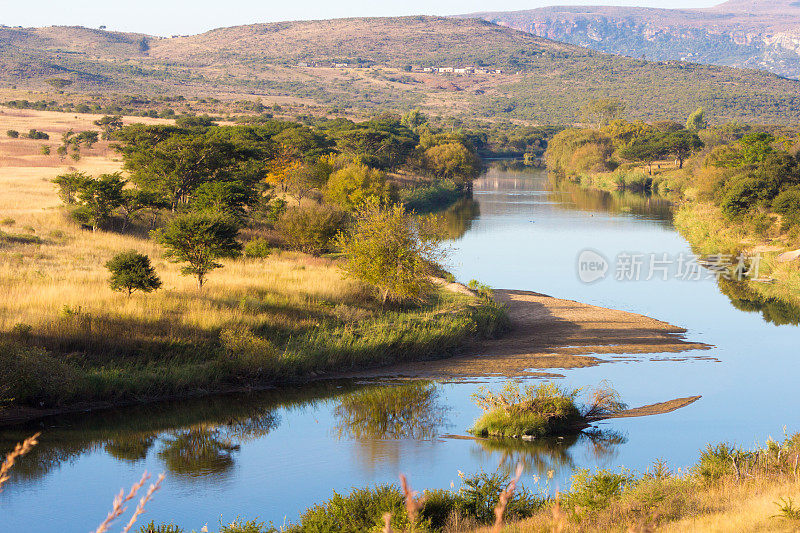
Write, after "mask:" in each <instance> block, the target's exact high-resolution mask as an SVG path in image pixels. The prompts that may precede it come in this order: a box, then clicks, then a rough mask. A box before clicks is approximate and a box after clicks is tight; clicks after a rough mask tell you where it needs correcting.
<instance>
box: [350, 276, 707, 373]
mask: <svg viewBox="0 0 800 533" xmlns="http://www.w3.org/2000/svg"><path fill="white" fill-rule="evenodd" d="M495 299H496V300H497V301H499V302H502V303H504V304H505V305H506V306H507V308H508V315H509V318H510V320H511V323H512V327H513V329H512V331H510V332H509V333H508V334H507V335H505V336H503V338H501V339H497V340H489V341H484V342H482V343H480V344H479V345H477V346H475V347H474V348H473V349H471V350H470V352H469V353H467V354H464V355H461V356H456V357H450V358H447V359H439V360H434V361H420V362H413V363H407V364H399V365H393V366H390V367H384V368H380V369H374V370H368V371H363V372H356V373H354V374H350V375H351V376H353V377H373V378H374V377H403V378H428V379H451V378H467V377H473V378H474V377H482V376H483V377H485V376H492V375H495V376H506V377H521V376H528V377H555V376H559V374H556V373H553V372H552V370H558V369H569V368H581V367H588V366H596V365H599V364H602V363H605V362H609V360H607V359H601V358H600V357H599V356H602V355H611V354H618V355H620V354H640V355H643V354H656V353H659V354H660V353H665V352H669V353H679V352H687V351H691V350H708V349H710V348H712V346H710V345H708V344H703V343H696V342H690V341H688V340H686V338H685V333H686V330H685V329H683V328H680V327H677V326H673V325H671V324H667V323H666V322H662V321H660V320H655V319H653V318H649V317H646V316H643V315H637V314H635V313H628V312H625V311H617V310H613V309H606V308H604V307H597V306H594V305H588V304H583V303H580V302H574V301H571V300H562V299H559V298H553V297H551V296H547V295H544V294H539V293H535V292H527V291H514V290H496V291H495ZM703 358H706V356H703Z"/></svg>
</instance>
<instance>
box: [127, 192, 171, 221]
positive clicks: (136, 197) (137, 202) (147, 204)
mask: <svg viewBox="0 0 800 533" xmlns="http://www.w3.org/2000/svg"><path fill="white" fill-rule="evenodd" d="M119 207H120V211H121V212H122V231H125V229H126V228H127V227H128V224H130V221H131V220H133V218H134V217H136V216H137V215H138V214H139V212H141V211H143V210H144V209H153V210H156V209H160V208H167V207H169V204H168V203H167V202H165V201H164V200H163V199H162V198H161V197H160V196H159V195H158V194H157V193H154V192H151V191H142V190H139V189H123V190H122V197H121V199H120V205H119ZM153 224H155V221H154V222H153Z"/></svg>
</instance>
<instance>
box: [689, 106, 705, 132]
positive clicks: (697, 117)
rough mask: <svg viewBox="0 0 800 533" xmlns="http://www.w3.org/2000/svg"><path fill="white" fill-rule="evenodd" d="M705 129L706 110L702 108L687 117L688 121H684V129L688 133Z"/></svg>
mask: <svg viewBox="0 0 800 533" xmlns="http://www.w3.org/2000/svg"><path fill="white" fill-rule="evenodd" d="M707 127H708V122H706V110H705V109H703V108H702V107H698V108H697V110H696V111H695V112H694V113H692V114H691V115H689V119H688V120H687V121H686V129H687V130H690V131H700V130H704V129H706V128H707Z"/></svg>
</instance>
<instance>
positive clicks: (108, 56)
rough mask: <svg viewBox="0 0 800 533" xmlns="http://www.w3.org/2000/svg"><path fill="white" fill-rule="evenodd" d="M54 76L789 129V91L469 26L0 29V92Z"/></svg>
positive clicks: (367, 23) (526, 113)
mask: <svg viewBox="0 0 800 533" xmlns="http://www.w3.org/2000/svg"><path fill="white" fill-rule="evenodd" d="M436 69H439V70H442V72H439V71H436ZM459 70H460V71H461V72H459ZM52 77H59V78H65V79H69V80H71V81H73V85H72V86H70V87H68V88H67V89H66V90H67V92H68V93H69V92H82V93H89V92H101V93H104V94H108V93H114V92H123V93H134V94H144V95H181V94H182V95H186V96H191V95H208V96H215V97H219V98H226V99H231V100H234V99H242V98H251V99H252V97H254V96H255V97H256V98H257V99H260V100H262V101H263V102H265V103H273V102H294V103H296V104H298V105H300V104H303V105H310V106H324V108H326V109H330V108H336V109H352V110H358V111H360V112H372V111H374V110H376V109H386V108H388V109H396V110H407V109H409V108H413V107H420V108H422V109H424V110H426V111H428V112H430V113H434V114H443V115H450V116H453V115H455V116H462V117H485V118H492V119H497V118H502V119H521V120H526V121H532V122H542V123H557V122H562V123H563V122H573V121H575V120H577V118H578V117H577V110H578V109H579V108H580V107H581V105H583V104H584V103H585V102H587V101H588V100H590V99H593V98H598V97H615V98H620V99H622V100H624V101H625V102H626V103H627V105H628V115H629V118H642V119H656V118H672V119H681V120H682V119H683V118H684V117H685V116H686V115H688V114H689V113H691V112H692V111H694V109H696V108H697V107H698V106H705V107H706V108H707V110H708V112H709V116H710V118H711V119H712V120H718V121H722V120H740V121H748V122H773V123H797V122H800V83H798V82H796V81H793V80H787V79H784V78H781V77H779V76H776V75H772V74H768V73H764V72H758V71H752V70H737V69H732V68H726V67H718V66H702V65H697V64H692V63H686V62H675V61H672V62H648V61H643V60H639V59H631V58H626V57H618V56H613V55H607V54H601V53H598V52H595V51H592V50H589V49H586V48H581V47H577V46H573V45H569V44H563V43H558V42H555V41H552V40H549V39H545V38H541V37H538V36H535V35H532V34H530V33H526V32H522V31H518V30H515V29H512V28H507V27H502V26H500V25H497V24H494V23H490V22H487V21H483V20H477V19H457V18H438V17H401V18H372V19H344V20H328V21H306V22H286V23H275V24H254V25H248V26H238V27H231V28H221V29H217V30H213V31H209V32H206V33H203V34H200V35H194V36H185V37H175V38H157V37H149V36H145V35H140V34H123V33H114V32H105V31H101V30H90V29H86V28H74V27H51V28H29V29H25V28H13V29H12V28H0V83H2V84H5V85H6V86H11V85H13V86H17V88H18V89H19V90H23V89H35V90H39V91H42V90H47V89H48V85H47V80H48V79H49V78H52ZM51 92H52V90H51Z"/></svg>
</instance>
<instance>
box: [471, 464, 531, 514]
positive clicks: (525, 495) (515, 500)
mask: <svg viewBox="0 0 800 533" xmlns="http://www.w3.org/2000/svg"><path fill="white" fill-rule="evenodd" d="M510 481H511V476H510V475H509V474H506V473H502V472H499V471H498V472H493V473H491V474H487V473H486V472H483V471H481V472H479V473H478V474H475V475H474V476H464V475H461V483H462V486H461V488H459V489H458V492H457V496H458V500H457V508H458V509H459V511H461V512H462V513H463V514H465V515H467V516H469V517H472V518H475V519H476V520H478V521H479V522H482V523H484V524H486V523H490V522H493V521H494V518H495V517H494V509H495V507H497V504H498V503H499V502H500V494H501V493H502V492H503V491H504V490H505V489H506V487H507V486H508V484H509V482H510ZM545 503H546V500H545V499H544V498H540V497H537V496H534V495H533V494H531V493H530V492H529V491H528V490H527V489H525V488H524V487H519V488H518V489H517V490H516V491H515V492H514V495H513V496H512V497H511V499H510V500H509V501H508V504H507V506H506V511H505V514H504V515H503V516H504V518H505V519H506V520H507V521H514V520H520V519H522V518H527V517H529V516H532V515H533V514H534V513H536V512H537V511H539V510H541V509H542V508H543V507H544V506H545Z"/></svg>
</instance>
